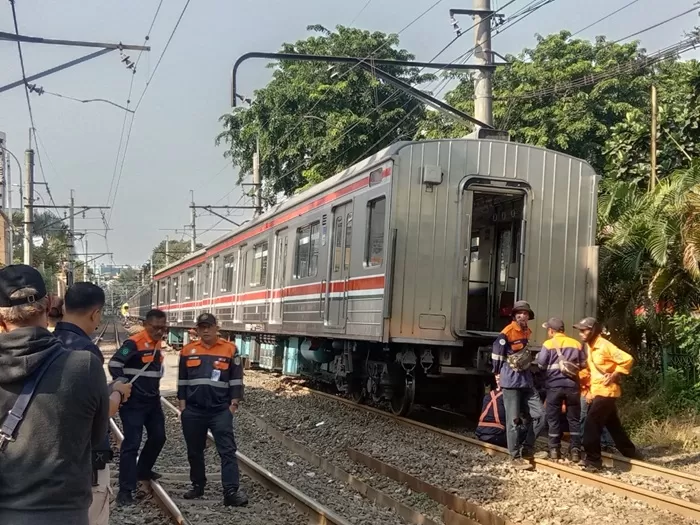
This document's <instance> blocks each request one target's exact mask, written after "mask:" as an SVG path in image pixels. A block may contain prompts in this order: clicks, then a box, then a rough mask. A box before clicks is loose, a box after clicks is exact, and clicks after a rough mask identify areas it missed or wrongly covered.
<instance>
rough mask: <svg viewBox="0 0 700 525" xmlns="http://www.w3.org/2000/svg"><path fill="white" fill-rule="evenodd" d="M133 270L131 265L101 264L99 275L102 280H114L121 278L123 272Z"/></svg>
mask: <svg viewBox="0 0 700 525" xmlns="http://www.w3.org/2000/svg"><path fill="white" fill-rule="evenodd" d="M129 268H131V266H129V265H123V264H122V265H118V264H100V266H99V268H98V270H97V273H98V275H99V276H100V278H101V279H114V278H115V277H117V276H119V274H120V273H121V272H122V270H126V269H129Z"/></svg>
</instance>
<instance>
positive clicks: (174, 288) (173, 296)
mask: <svg viewBox="0 0 700 525" xmlns="http://www.w3.org/2000/svg"><path fill="white" fill-rule="evenodd" d="M179 282H180V277H179V276H178V277H173V278H172V279H170V302H171V303H176V302H177V301H178V299H179V294H178V284H179Z"/></svg>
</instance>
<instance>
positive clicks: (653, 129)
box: [649, 84, 657, 191]
mask: <svg viewBox="0 0 700 525" xmlns="http://www.w3.org/2000/svg"><path fill="white" fill-rule="evenodd" d="M656 113H657V103H656V86H655V85H653V84H652V85H651V176H650V177H649V191H654V187H655V186H656Z"/></svg>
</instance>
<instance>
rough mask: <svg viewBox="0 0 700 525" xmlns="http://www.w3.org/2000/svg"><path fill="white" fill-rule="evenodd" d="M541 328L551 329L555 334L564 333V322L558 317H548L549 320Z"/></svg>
mask: <svg viewBox="0 0 700 525" xmlns="http://www.w3.org/2000/svg"><path fill="white" fill-rule="evenodd" d="M542 328H551V329H552V330H554V331H555V332H563V331H564V321H562V320H561V319H559V318H558V317H550V318H549V320H548V321H547V322H546V323H544V324H543V325H542Z"/></svg>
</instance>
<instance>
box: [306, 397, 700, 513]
mask: <svg viewBox="0 0 700 525" xmlns="http://www.w3.org/2000/svg"><path fill="white" fill-rule="evenodd" d="M301 389H302V390H304V391H306V392H308V393H310V394H312V395H314V396H317V397H321V398H324V399H330V400H333V401H335V402H338V403H342V404H345V405H347V406H349V407H352V408H354V409H356V410H361V411H365V412H370V413H374V414H377V415H380V416H382V417H385V418H387V419H390V420H392V421H394V422H396V423H398V424H399V425H402V426H406V427H412V428H419V429H422V430H426V431H428V432H430V433H432V434H435V435H440V436H444V437H447V438H449V439H451V440H453V441H456V442H458V443H461V444H466V445H469V446H473V447H478V448H480V449H481V450H482V451H483V452H484V453H486V454H488V455H491V456H497V457H509V454H508V450H507V449H505V448H502V447H498V446H495V445H491V444H488V443H483V442H481V441H479V440H477V439H474V438H471V437H468V436H465V435H462V434H459V433H456V432H452V431H450V430H445V429H443V428H439V427H436V426H433V425H429V424H426V423H423V422H420V421H416V420H414V419H411V418H406V417H401V416H396V415H394V414H391V413H389V412H386V411H384V410H381V409H378V408H375V407H371V406H367V405H361V404H357V403H356V402H354V401H351V400H349V399H346V398H343V397H340V396H338V395H333V394H329V393H326V392H321V391H318V390H315V389H312V388H309V387H306V386H304V387H301ZM348 454H349V455H350V457H351V458H352V459H353V460H354V461H357V462H359V463H362V464H364V465H365V466H367V467H369V468H371V469H373V470H375V471H377V472H379V473H381V474H382V475H386V476H388V477H390V478H392V479H395V480H396V481H400V482H402V483H408V485H409V486H410V487H411V488H412V489H414V490H421V489H420V486H421V484H420V480H417V481H413V480H411V479H410V478H411V476H409V475H406V474H405V473H401V472H400V471H399V470H398V469H395V468H393V467H392V466H391V465H389V464H388V463H384V462H382V461H380V460H378V459H376V458H372V457H370V456H367V455H365V454H362V453H360V452H358V451H355V450H352V449H349V450H348ZM604 463H605V464H606V466H609V467H613V468H615V469H618V470H620V471H622V472H628V473H631V474H636V475H641V476H649V477H659V478H663V479H665V480H667V481H669V482H673V483H682V484H686V485H692V486H694V487H696V488H697V489H700V476H696V475H693V474H690V473H688V472H682V471H676V470H672V469H668V468H665V467H663V466H660V465H656V464H654V463H648V462H643V461H638V460H633V459H629V458H625V457H622V456H618V455H614V454H609V453H604ZM533 464H534V466H535V469H536V470H540V471H544V472H549V473H551V474H554V475H557V476H560V477H562V478H565V479H570V480H572V481H575V482H577V483H580V484H582V485H588V486H591V487H596V488H600V489H602V490H604V491H607V492H612V493H615V494H618V495H620V496H624V497H627V498H630V499H634V500H638V501H643V502H645V503H648V504H649V505H652V506H655V507H657V508H660V509H664V510H668V511H670V512H673V513H675V514H678V515H681V516H684V517H686V518H690V519H694V520H697V521H698V522H699V523H700V504H698V503H694V502H692V501H686V500H683V499H680V498H675V497H671V496H668V495H665V494H661V493H657V492H654V491H651V490H647V489H645V488H642V487H638V486H634V485H631V484H628V483H623V482H621V481H618V480H615V479H610V478H608V477H605V476H601V475H598V474H591V473H588V472H585V471H583V470H581V469H579V468H577V467H574V466H570V465H566V464H564V463H559V462H553V461H550V460H547V459H534V460H533ZM424 488H425V487H424ZM423 492H426V491H424V490H423ZM428 493H429V492H428Z"/></svg>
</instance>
